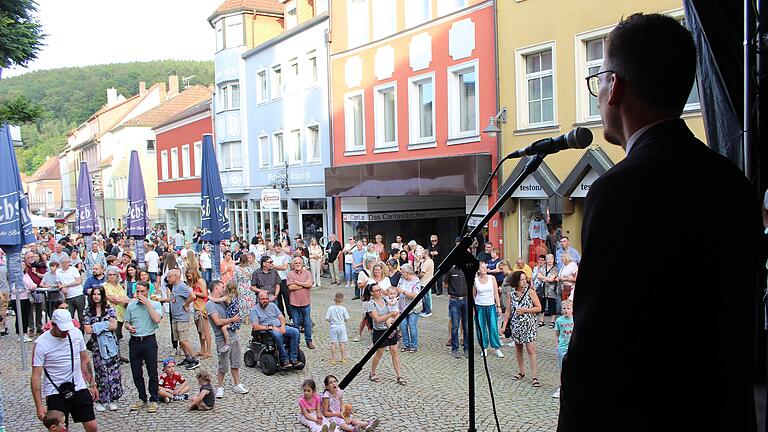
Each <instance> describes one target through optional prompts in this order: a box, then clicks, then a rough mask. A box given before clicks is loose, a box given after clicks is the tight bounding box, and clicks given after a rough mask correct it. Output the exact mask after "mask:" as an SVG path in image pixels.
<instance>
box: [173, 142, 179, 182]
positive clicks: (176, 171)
mask: <svg viewBox="0 0 768 432" xmlns="http://www.w3.org/2000/svg"><path fill="white" fill-rule="evenodd" d="M171 178H172V179H177V178H179V149H177V148H174V149H171Z"/></svg>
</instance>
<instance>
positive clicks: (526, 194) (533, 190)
mask: <svg viewBox="0 0 768 432" xmlns="http://www.w3.org/2000/svg"><path fill="white" fill-rule="evenodd" d="M532 157H533V156H526V157H524V158H522V159H520V160H519V161H518V163H517V165H516V166H515V168H514V169H513V170H512V172H511V173H509V176H507V179H506V180H505V181H504V183H503V184H502V185H501V187H500V188H499V195H501V194H503V193H504V192H505V191H506V190H507V189H509V188H510V187H511V186H512V182H514V181H515V179H516V178H517V176H518V175H520V173H521V172H523V170H524V169H525V165H526V164H527V163H528V161H529V160H531V158H532ZM558 187H560V180H558V178H557V176H556V175H555V173H553V172H552V170H551V169H550V168H549V166H547V163H546V162H542V163H541V165H539V168H538V169H537V170H536V171H534V172H533V174H531V175H530V176H528V178H526V179H525V180H524V181H523V183H522V184H521V185H520V186H518V187H517V190H516V191H515V192H514V193H512V198H523V199H545V200H548V201H549V204H548V208H549V210H550V212H552V213H572V212H573V203H571V202H569V201H568V199H567V198H563V197H562V196H561V195H558V193H557V188H558ZM515 208H516V207H515V206H512V205H510V206H505V207H504V209H506V210H503V211H508V212H514V211H515Z"/></svg>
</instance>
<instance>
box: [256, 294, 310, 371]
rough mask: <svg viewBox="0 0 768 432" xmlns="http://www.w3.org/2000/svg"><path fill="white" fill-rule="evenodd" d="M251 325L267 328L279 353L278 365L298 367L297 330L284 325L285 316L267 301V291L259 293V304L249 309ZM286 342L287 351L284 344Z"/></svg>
mask: <svg viewBox="0 0 768 432" xmlns="http://www.w3.org/2000/svg"><path fill="white" fill-rule="evenodd" d="M250 318H251V327H252V328H253V330H256V331H262V330H269V331H271V332H272V337H273V338H274V339H275V345H276V346H277V351H278V352H279V353H280V366H282V367H283V368H284V369H286V368H289V367H294V368H298V367H301V366H302V365H303V363H302V362H300V361H299V331H298V330H297V329H296V328H295V327H288V326H286V325H285V317H284V316H283V314H282V313H280V309H278V308H277V306H275V304H274V303H271V302H270V301H269V293H267V292H266V291H261V292H260V293H259V305H258V306H256V307H255V308H253V310H251V317H250ZM286 343H287V344H288V351H287V352H286V350H285V345H286Z"/></svg>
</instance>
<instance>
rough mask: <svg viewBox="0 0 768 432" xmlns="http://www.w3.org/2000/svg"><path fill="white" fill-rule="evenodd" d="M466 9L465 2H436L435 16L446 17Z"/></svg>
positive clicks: (455, 0)
mask: <svg viewBox="0 0 768 432" xmlns="http://www.w3.org/2000/svg"><path fill="white" fill-rule="evenodd" d="M465 7H467V0H437V14H438V15H446V14H449V13H451V12H453V11H457V10H459V9H462V8H465Z"/></svg>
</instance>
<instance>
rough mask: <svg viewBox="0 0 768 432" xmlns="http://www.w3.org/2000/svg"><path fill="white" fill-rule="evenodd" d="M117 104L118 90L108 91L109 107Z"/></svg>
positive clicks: (111, 89) (109, 89)
mask: <svg viewBox="0 0 768 432" xmlns="http://www.w3.org/2000/svg"><path fill="white" fill-rule="evenodd" d="M116 103H117V89H116V88H114V87H112V88H108V89H107V106H112V105H114V104H116Z"/></svg>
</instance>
